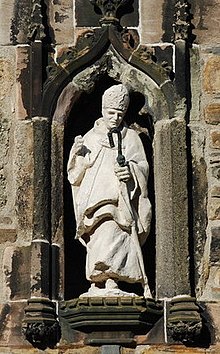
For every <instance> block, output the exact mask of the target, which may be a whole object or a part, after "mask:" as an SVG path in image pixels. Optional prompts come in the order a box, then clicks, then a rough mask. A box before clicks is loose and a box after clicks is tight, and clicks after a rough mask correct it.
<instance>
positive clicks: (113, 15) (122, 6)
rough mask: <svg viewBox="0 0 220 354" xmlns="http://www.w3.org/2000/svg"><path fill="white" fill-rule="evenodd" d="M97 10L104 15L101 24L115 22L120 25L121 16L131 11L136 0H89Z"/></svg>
mask: <svg viewBox="0 0 220 354" xmlns="http://www.w3.org/2000/svg"><path fill="white" fill-rule="evenodd" d="M89 1H90V3H91V4H92V5H94V8H95V10H96V11H98V12H99V13H101V14H102V15H103V17H102V18H101V20H100V24H101V25H108V24H114V25H119V23H120V18H121V17H122V16H123V15H124V14H125V13H126V12H127V13H129V12H131V5H132V4H133V2H134V0H89Z"/></svg>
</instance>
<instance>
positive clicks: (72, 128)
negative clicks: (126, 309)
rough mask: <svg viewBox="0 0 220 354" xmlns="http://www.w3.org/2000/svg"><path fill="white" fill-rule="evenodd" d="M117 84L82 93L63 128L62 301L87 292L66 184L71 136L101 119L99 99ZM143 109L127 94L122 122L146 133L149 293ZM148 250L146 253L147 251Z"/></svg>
mask: <svg viewBox="0 0 220 354" xmlns="http://www.w3.org/2000/svg"><path fill="white" fill-rule="evenodd" d="M114 84H117V82H115V81H114V80H113V79H111V78H109V77H108V76H105V77H103V78H102V79H101V80H100V81H99V82H98V83H97V84H96V86H95V89H94V90H93V92H92V93H90V94H87V93H82V95H81V97H80V98H79V99H78V101H77V102H76V103H75V105H74V106H73V108H72V110H71V112H70V115H69V118H68V121H67V123H66V126H65V137H64V244H65V246H64V249H65V294H64V295H65V300H68V299H72V298H76V297H78V296H79V295H80V294H82V293H83V292H86V291H87V290H88V288H89V286H90V285H89V282H88V281H87V280H86V275H85V260H86V249H85V247H84V246H83V245H82V244H81V243H80V242H79V241H78V240H75V239H74V235H75V227H76V222H75V218H74V210H73V204H72V193H71V186H70V184H69V182H68V180H67V173H66V166H67V161H68V157H69V152H70V149H71V147H72V144H73V141H74V138H75V136H77V135H82V136H83V135H84V134H85V133H86V132H87V131H88V130H90V129H91V128H92V127H93V125H94V122H95V120H96V119H98V118H99V117H101V97H102V95H103V93H104V91H105V90H106V89H107V88H108V87H110V86H112V85H114ZM143 105H144V97H143V95H141V94H139V93H132V94H131V104H130V106H129V109H128V112H127V115H126V119H125V120H126V122H127V124H128V125H131V124H133V123H134V122H135V123H137V124H138V125H139V126H141V127H143V128H145V130H146V133H145V132H144V133H141V134H140V137H141V139H142V142H143V145H144V148H145V151H146V155H147V159H148V162H149V170H150V173H149V180H148V190H149V198H150V201H151V204H152V208H153V219H152V226H151V232H150V235H149V236H148V239H147V241H146V243H145V245H144V246H143V255H144V262H145V267H146V271H147V276H148V279H149V284H150V288H151V291H152V292H153V293H154V289H155V216H154V210H155V208H154V205H155V203H154V182H153V159H152V156H153V152H152V140H153V123H152V119H151V117H150V115H148V114H147V113H146V114H144V115H139V114H138V112H139V111H140V109H141V108H142V107H143ZM149 250H150V251H149ZM120 287H121V288H122V289H124V290H127V291H131V292H136V293H137V294H140V295H142V294H143V290H142V287H141V285H139V284H126V283H120Z"/></svg>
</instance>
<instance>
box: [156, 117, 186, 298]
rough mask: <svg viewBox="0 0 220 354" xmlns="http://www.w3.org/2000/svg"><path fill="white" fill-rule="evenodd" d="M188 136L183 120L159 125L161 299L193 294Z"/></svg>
mask: <svg viewBox="0 0 220 354" xmlns="http://www.w3.org/2000/svg"><path fill="white" fill-rule="evenodd" d="M185 134H186V127H185V121H184V120H183V119H180V118H179V119H172V120H162V121H159V122H157V123H156V125H155V137H154V158H155V160H154V161H155V170H154V173H155V194H156V215H157V221H156V233H157V241H156V242H157V245H156V254H157V255H156V260H157V269H156V287H157V296H158V297H173V296H175V295H180V294H189V290H190V285H189V273H188V271H189V262H188V257H189V253H188V202H187V179H186V176H187V163H186V135H185ZM179 279H181V282H180V281H179Z"/></svg>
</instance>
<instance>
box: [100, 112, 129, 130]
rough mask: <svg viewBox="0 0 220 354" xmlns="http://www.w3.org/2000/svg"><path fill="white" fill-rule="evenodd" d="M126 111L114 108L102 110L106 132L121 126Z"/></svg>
mask: <svg viewBox="0 0 220 354" xmlns="http://www.w3.org/2000/svg"><path fill="white" fill-rule="evenodd" d="M125 113H126V111H122V110H121V109H116V108H102V116H103V119H104V122H105V125H106V127H107V129H108V130H110V129H112V128H117V127H119V125H120V124H121V122H122V120H123V118H124V115H125Z"/></svg>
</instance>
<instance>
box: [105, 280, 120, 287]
mask: <svg viewBox="0 0 220 354" xmlns="http://www.w3.org/2000/svg"><path fill="white" fill-rule="evenodd" d="M105 289H107V290H112V289H118V284H117V283H116V281H115V280H113V279H107V280H106V283H105Z"/></svg>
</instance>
